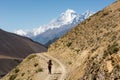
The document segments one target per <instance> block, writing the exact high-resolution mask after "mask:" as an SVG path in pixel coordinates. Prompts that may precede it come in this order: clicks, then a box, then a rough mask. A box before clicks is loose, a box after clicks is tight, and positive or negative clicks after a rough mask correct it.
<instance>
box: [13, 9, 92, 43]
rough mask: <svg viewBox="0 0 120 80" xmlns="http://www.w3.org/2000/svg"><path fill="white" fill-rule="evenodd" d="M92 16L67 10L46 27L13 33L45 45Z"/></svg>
mask: <svg viewBox="0 0 120 80" xmlns="http://www.w3.org/2000/svg"><path fill="white" fill-rule="evenodd" d="M92 14H94V13H93V12H91V11H86V12H85V13H83V14H78V13H77V12H75V11H74V10H72V9H67V10H66V11H65V12H63V13H61V14H60V16H59V17H58V18H56V19H53V20H52V21H51V22H50V23H49V24H47V25H44V26H40V27H38V28H34V29H33V30H32V31H29V32H26V31H23V30H18V31H16V32H15V33H17V34H19V35H23V36H27V37H30V38H32V39H33V40H35V41H38V42H40V43H43V44H45V43H46V42H48V41H49V40H54V38H59V37H60V36H62V35H63V34H65V33H66V32H67V31H69V30H70V29H71V28H73V27H75V26H76V25H77V24H79V23H80V22H82V21H83V20H85V19H87V18H88V17H89V16H91V15H92Z"/></svg>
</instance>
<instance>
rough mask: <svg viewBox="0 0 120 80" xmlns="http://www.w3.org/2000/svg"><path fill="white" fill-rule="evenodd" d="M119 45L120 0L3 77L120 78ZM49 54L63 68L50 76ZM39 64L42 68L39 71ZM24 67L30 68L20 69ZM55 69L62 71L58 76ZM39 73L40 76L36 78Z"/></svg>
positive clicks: (31, 79)
mask: <svg viewBox="0 0 120 80" xmlns="http://www.w3.org/2000/svg"><path fill="white" fill-rule="evenodd" d="M119 49H120V1H119V0H118V1H116V2H114V3H113V4H111V5H110V6H108V7H106V8H104V9H103V10H101V11H99V12H97V13H96V14H94V15H93V16H91V17H90V18H88V19H87V20H85V21H83V22H82V23H80V24H78V26H76V27H75V28H74V29H72V30H71V31H69V32H68V33H67V34H65V35H64V36H63V37H61V38H60V39H58V40H57V41H56V42H55V43H53V44H52V45H50V47H49V49H48V52H47V53H42V54H39V55H34V56H33V55H30V56H32V58H31V57H30V56H28V57H27V58H26V59H25V60H24V61H23V62H22V63H21V64H20V65H18V66H17V67H16V68H17V69H19V70H17V72H16V68H15V69H14V70H12V71H11V72H10V73H9V74H7V75H6V76H5V77H3V78H2V79H1V80H23V79H25V80H119V79H120V50H119ZM46 55H47V59H52V60H53V62H54V64H55V68H57V67H56V66H57V65H56V63H57V64H58V66H60V70H59V71H57V70H56V71H54V73H53V75H51V76H50V75H46V74H47V72H46V70H44V68H45V67H46V66H47V65H46V64H45V63H46V62H47V60H45V59H46V58H45V57H46ZM51 56H52V57H53V58H51ZM29 57H30V58H29ZM41 58H43V59H41ZM54 58H55V59H54ZM27 59H29V60H28V61H27ZM25 61H26V62H25ZM29 61H30V62H29ZM33 61H34V62H33ZM37 61H39V62H37ZM35 62H37V64H36V63H35ZM28 63H31V64H30V65H31V67H32V68H29V69H26V67H27V66H28V65H27V64H28ZM36 65H37V67H36ZM38 65H39V66H38ZM61 65H62V66H61ZM53 66H54V65H53ZM38 68H42V69H40V70H39V71H36V69H38ZM33 69H34V70H33ZM24 70H27V71H25V72H24V73H21V72H23V71H24ZM29 71H30V72H29ZM32 71H33V72H32ZM36 72H37V73H36ZM55 73H59V74H60V75H57V76H56V75H55ZM23 74H25V75H23ZM19 75H20V76H19ZM28 75H31V76H28ZM21 76H22V77H21ZM37 76H38V77H39V78H37V79H35V78H34V77H37ZM24 77H26V78H24ZM46 77H47V78H46ZM22 78H23V79H22Z"/></svg>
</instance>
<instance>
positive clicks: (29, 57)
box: [27, 54, 37, 60]
mask: <svg viewBox="0 0 120 80" xmlns="http://www.w3.org/2000/svg"><path fill="white" fill-rule="evenodd" d="M36 56H37V55H35V54H32V55H30V56H28V58H27V59H28V60H30V59H32V58H34V57H36Z"/></svg>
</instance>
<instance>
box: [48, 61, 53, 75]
mask: <svg viewBox="0 0 120 80" xmlns="http://www.w3.org/2000/svg"><path fill="white" fill-rule="evenodd" d="M47 63H48V71H49V74H51V69H52V65H53V64H52V60H49V61H48V62H47Z"/></svg>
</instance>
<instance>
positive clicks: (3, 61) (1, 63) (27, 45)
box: [0, 29, 47, 76]
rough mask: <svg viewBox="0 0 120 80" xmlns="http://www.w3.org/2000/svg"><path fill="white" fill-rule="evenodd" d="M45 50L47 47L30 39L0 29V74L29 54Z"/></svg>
mask: <svg viewBox="0 0 120 80" xmlns="http://www.w3.org/2000/svg"><path fill="white" fill-rule="evenodd" d="M45 51H47V48H45V47H44V46H43V45H41V44H38V43H36V42H33V41H32V40H31V39H28V38H26V37H22V36H18V35H16V34H13V33H9V32H6V31H3V30H1V29H0V76H1V75H4V74H6V73H8V71H10V70H11V69H13V68H14V67H15V66H16V65H17V64H18V63H19V62H21V60H22V59H23V58H25V57H26V56H28V55H29V54H31V53H37V52H45Z"/></svg>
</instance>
